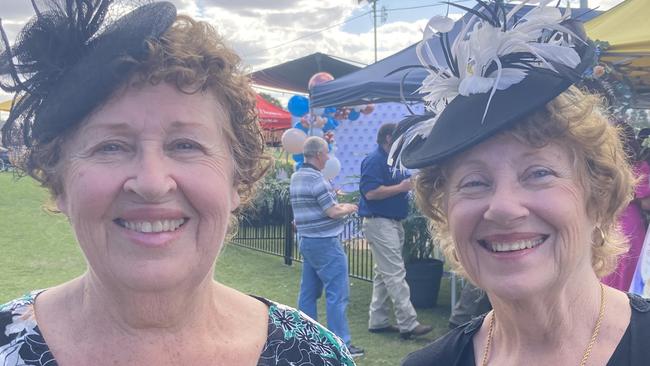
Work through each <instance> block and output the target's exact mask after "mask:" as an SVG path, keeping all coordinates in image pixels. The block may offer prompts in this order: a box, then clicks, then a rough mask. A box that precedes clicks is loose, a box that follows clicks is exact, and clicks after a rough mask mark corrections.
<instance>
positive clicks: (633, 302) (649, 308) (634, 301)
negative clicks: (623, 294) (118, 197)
mask: <svg viewBox="0 0 650 366" xmlns="http://www.w3.org/2000/svg"><path fill="white" fill-rule="evenodd" d="M627 297H628V298H629V299H630V307H631V308H632V310H633V311H635V312H637V313H641V314H646V315H647V316H650V299H646V298H643V297H641V296H639V295H637V294H633V293H628V294H627Z"/></svg>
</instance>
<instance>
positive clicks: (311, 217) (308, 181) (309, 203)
mask: <svg viewBox="0 0 650 366" xmlns="http://www.w3.org/2000/svg"><path fill="white" fill-rule="evenodd" d="M289 194H290V198H291V208H293V217H294V220H295V222H296V229H298V234H299V235H301V236H305V237H308V238H327V237H333V236H338V235H339V234H340V233H341V232H342V231H343V223H344V222H345V219H344V218H340V219H332V218H330V217H329V216H327V215H326V214H325V210H327V209H328V208H330V207H332V206H334V205H336V204H337V203H338V202H337V201H336V195H335V193H334V190H333V189H332V186H331V185H330V184H329V182H328V181H327V180H325V178H324V177H323V174H322V173H321V172H320V171H319V170H316V169H314V168H313V167H311V166H309V165H306V166H303V167H302V168H300V169H299V170H298V171H297V172H295V173H293V175H291V186H290V187H289Z"/></svg>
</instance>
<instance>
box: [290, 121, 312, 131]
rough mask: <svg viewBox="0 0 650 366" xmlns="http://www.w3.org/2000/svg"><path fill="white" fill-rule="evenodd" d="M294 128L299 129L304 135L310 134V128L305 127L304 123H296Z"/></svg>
mask: <svg viewBox="0 0 650 366" xmlns="http://www.w3.org/2000/svg"><path fill="white" fill-rule="evenodd" d="M293 128H297V129H299V130H301V131H303V132H304V133H308V132H309V128H307V127H305V126H303V125H302V123H300V121H298V122H296V123H295V124H294V125H293Z"/></svg>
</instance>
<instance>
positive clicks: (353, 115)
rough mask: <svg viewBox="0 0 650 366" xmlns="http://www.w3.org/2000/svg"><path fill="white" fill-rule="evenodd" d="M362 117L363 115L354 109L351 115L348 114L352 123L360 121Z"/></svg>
mask: <svg viewBox="0 0 650 366" xmlns="http://www.w3.org/2000/svg"><path fill="white" fill-rule="evenodd" d="M360 115H361V113H359V112H357V111H355V110H354V109H353V110H351V111H350V113H348V119H349V120H350V121H356V120H357V119H359V116H360Z"/></svg>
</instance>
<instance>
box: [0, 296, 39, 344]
mask: <svg viewBox="0 0 650 366" xmlns="http://www.w3.org/2000/svg"><path fill="white" fill-rule="evenodd" d="M41 291H42V290H39V291H32V292H30V293H27V294H25V295H23V296H22V297H19V298H17V299H14V300H11V301H9V302H8V303H5V304H0V345H2V344H5V343H7V341H8V340H11V339H12V338H15V337H17V336H18V335H20V334H22V333H23V331H24V330H25V329H26V328H34V327H35V326H36V317H35V316H34V299H36V296H37V295H38V294H39V293H41ZM0 354H1V353H0Z"/></svg>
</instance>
